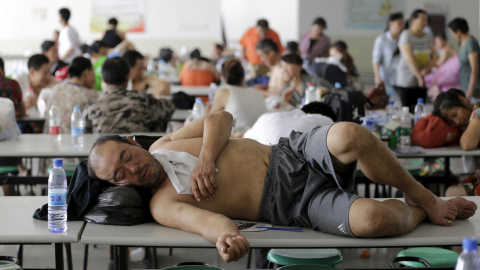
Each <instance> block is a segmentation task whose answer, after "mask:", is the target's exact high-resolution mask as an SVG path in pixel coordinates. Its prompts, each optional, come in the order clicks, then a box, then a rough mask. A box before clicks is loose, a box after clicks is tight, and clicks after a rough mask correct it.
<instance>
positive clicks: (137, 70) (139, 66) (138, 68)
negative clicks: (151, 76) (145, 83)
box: [130, 59, 145, 81]
mask: <svg viewBox="0 0 480 270" xmlns="http://www.w3.org/2000/svg"><path fill="white" fill-rule="evenodd" d="M144 69H145V68H144V63H143V59H137V61H136V62H135V66H133V67H132V69H131V70H130V77H131V78H132V80H134V81H136V80H139V79H141V78H142V76H143V70H144Z"/></svg>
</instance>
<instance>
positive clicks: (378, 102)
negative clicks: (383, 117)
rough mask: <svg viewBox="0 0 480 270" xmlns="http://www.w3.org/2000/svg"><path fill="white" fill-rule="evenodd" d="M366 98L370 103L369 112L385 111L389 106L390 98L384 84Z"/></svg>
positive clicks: (373, 89) (371, 91)
mask: <svg viewBox="0 0 480 270" xmlns="http://www.w3.org/2000/svg"><path fill="white" fill-rule="evenodd" d="M366 97H367V99H368V100H369V101H370V102H369V104H368V105H367V110H379V109H384V108H385V107H387V105H388V96H387V92H386V91H385V85H384V84H383V83H381V84H380V85H378V86H376V87H374V88H372V89H370V91H368V93H367V95H366Z"/></svg>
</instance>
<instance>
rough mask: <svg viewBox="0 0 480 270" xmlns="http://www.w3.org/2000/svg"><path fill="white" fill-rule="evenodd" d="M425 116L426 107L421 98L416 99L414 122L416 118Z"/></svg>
mask: <svg viewBox="0 0 480 270" xmlns="http://www.w3.org/2000/svg"><path fill="white" fill-rule="evenodd" d="M425 116H427V109H426V108H425V105H424V104H423V98H419V99H417V105H415V124H416V123H417V121H418V119H420V118H422V117H425Z"/></svg>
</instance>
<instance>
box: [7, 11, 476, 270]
mask: <svg viewBox="0 0 480 270" xmlns="http://www.w3.org/2000/svg"><path fill="white" fill-rule="evenodd" d="M70 16H71V13H70V11H69V10H68V9H66V8H62V9H60V10H59V19H60V24H61V26H62V29H61V30H60V31H59V33H58V39H56V38H54V39H53V40H46V41H44V42H43V43H42V44H41V53H39V54H35V55H33V56H31V57H30V58H29V60H28V63H27V68H28V72H27V73H24V74H15V75H14V76H13V77H12V79H8V78H6V76H5V73H6V72H5V70H4V64H3V60H2V59H1V58H0V97H7V98H9V99H11V100H12V101H13V102H14V105H15V109H16V116H17V118H20V117H22V116H25V115H26V111H27V110H29V109H31V108H34V107H35V106H37V104H38V102H39V100H40V101H44V102H45V105H46V106H45V111H46V112H48V110H49V109H50V108H51V106H54V105H55V106H57V107H59V109H60V112H61V116H62V117H61V124H60V132H61V133H69V132H70V115H71V114H72V110H73V107H74V106H79V107H80V108H81V111H82V112H83V116H84V118H85V123H86V127H85V131H86V132H93V133H134V132H165V131H166V130H167V125H168V123H169V121H170V120H171V117H172V115H173V113H174V111H175V109H176V108H175V105H174V103H173V102H172V98H171V96H170V83H169V82H168V81H166V80H164V78H162V75H165V74H174V75H175V76H176V77H177V78H178V83H180V84H181V85H183V86H209V85H211V84H216V85H219V86H218V91H216V94H215V96H214V97H213V100H211V101H210V102H211V105H210V106H207V110H206V113H207V114H208V115H215V116H212V117H211V118H212V119H217V118H219V117H220V116H218V115H223V116H222V117H223V118H225V119H223V120H222V119H221V120H219V121H220V122H221V123H223V122H225V123H226V126H225V127H228V128H229V129H230V130H228V132H229V134H230V133H231V123H230V122H229V120H228V118H229V116H225V115H224V114H222V113H219V112H221V111H226V112H229V113H230V114H231V115H232V117H233V123H234V124H233V125H234V127H244V128H246V129H245V130H247V129H248V128H250V129H248V130H247V131H246V133H245V136H244V137H245V138H251V139H254V140H256V141H258V142H260V143H262V144H267V145H268V144H271V145H274V144H277V143H278V142H279V140H280V138H281V137H288V136H289V135H290V133H291V131H292V130H295V131H298V132H305V134H308V132H310V131H311V130H312V129H313V128H314V127H316V126H330V125H332V127H335V128H332V129H333V130H336V132H338V136H339V137H342V136H343V135H342V134H343V133H342V132H343V131H345V132H346V131H348V132H358V134H360V135H361V136H360V137H362V138H364V139H365V142H363V143H359V145H366V144H367V142H372V140H373V139H372V138H371V136H370V135H371V134H370V135H368V134H364V130H361V129H360V130H358V127H350V126H348V125H345V126H344V125H333V124H334V123H335V122H336V121H337V115H335V112H334V111H333V110H332V108H330V106H328V105H327V104H325V103H322V102H312V103H310V104H307V105H305V104H304V98H305V96H306V92H305V91H306V89H307V87H308V84H309V83H311V84H313V85H314V86H316V87H322V88H324V89H326V90H327V91H328V90H331V89H332V88H334V85H335V83H337V82H338V83H340V86H341V87H342V88H347V89H350V90H351V91H363V90H364V89H363V85H362V83H361V82H360V80H359V76H360V74H359V72H358V70H357V68H356V65H355V62H354V58H353V57H352V55H351V54H350V53H349V52H348V44H347V43H346V42H344V41H342V40H337V41H335V42H331V40H330V38H329V37H328V36H327V35H326V33H325V31H326V29H327V22H326V21H325V19H323V18H321V17H318V18H315V19H314V20H313V23H312V25H311V28H310V29H309V30H308V31H306V32H305V33H304V34H303V35H302V36H301V37H300V39H299V40H297V41H290V42H288V43H287V44H285V47H284V46H283V44H282V42H281V39H280V37H279V34H278V33H277V32H276V31H274V30H273V29H272V28H271V27H270V25H269V23H268V21H267V20H265V19H260V20H258V21H257V24H256V25H255V26H253V27H251V28H249V29H248V30H246V32H245V34H244V35H243V36H242V37H241V39H240V41H239V43H240V45H241V46H242V48H243V51H242V52H241V53H240V54H238V53H233V52H232V51H231V50H230V49H228V48H227V47H226V46H225V44H214V46H213V48H214V50H213V51H214V53H213V56H212V59H208V58H206V57H204V56H203V55H202V54H201V52H200V51H199V50H198V49H195V50H192V51H191V52H190V53H189V55H188V57H185V58H184V59H181V58H179V57H178V56H177V55H176V54H175V53H174V51H173V50H172V49H170V48H166V47H165V48H161V49H160V52H159V55H158V57H147V56H144V55H143V54H142V53H141V52H139V51H138V50H136V48H135V46H134V45H133V43H132V42H131V41H129V40H128V39H127V35H126V34H125V33H124V32H122V31H120V30H119V29H118V28H117V25H118V21H117V19H115V18H111V19H109V20H108V29H106V30H105V32H104V33H102V37H101V38H100V39H99V40H97V41H95V42H93V43H92V44H90V45H87V46H82V44H81V40H80V37H79V35H78V33H77V31H76V30H75V28H74V27H72V26H71V25H70V24H69V19H70ZM405 21H406V23H405V25H404V22H405ZM448 27H449V28H450V30H451V32H452V34H453V36H454V37H455V38H456V39H458V41H459V43H460V47H459V51H458V52H457V51H456V50H455V49H453V48H452V47H451V46H450V45H449V44H448V41H447V38H446V35H445V33H443V32H440V33H432V32H431V29H430V28H429V27H428V14H427V12H426V11H424V10H421V9H417V10H415V11H414V12H413V13H412V15H411V16H410V18H409V19H408V20H405V19H404V17H403V14H402V13H392V14H390V16H389V18H388V22H387V27H386V30H385V32H384V33H381V34H380V35H379V36H378V37H377V38H376V39H375V42H374V44H373V50H372V65H373V72H374V75H375V85H376V86H379V85H384V86H385V88H386V91H387V94H388V95H389V96H390V98H391V99H398V100H399V101H400V102H401V104H402V105H403V106H408V107H410V109H411V111H412V112H413V109H414V106H415V104H416V103H417V99H418V98H423V99H424V100H427V94H428V96H429V97H430V98H431V102H432V103H434V111H433V114H434V115H435V116H437V117H439V118H441V119H443V120H444V121H445V122H446V123H448V124H449V125H451V126H455V127H459V128H461V129H463V130H464V132H463V134H462V135H461V138H460V140H459V142H460V146H461V147H462V148H463V149H473V148H476V147H477V145H478V143H479V140H480V132H478V130H479V128H480V109H479V108H478V106H476V105H474V103H478V102H479V101H480V72H479V68H478V65H479V57H480V52H479V51H480V46H479V44H478V42H477V40H476V39H475V38H474V37H473V36H471V35H470V34H469V27H468V23H467V21H466V20H465V19H463V18H455V19H453V20H451V22H450V23H449V24H448ZM328 65H331V66H334V67H336V69H335V70H336V72H337V73H336V74H335V75H334V76H332V75H327V74H326V73H325V72H323V71H324V70H325V66H328ZM339 78H340V79H339ZM452 88H453V89H452ZM457 89H458V90H457ZM303 105H305V106H303ZM477 105H480V104H477ZM278 108H281V109H282V111H275V109H278ZM286 110H288V111H286ZM203 119H210V118H208V117H207V118H202V121H203ZM217 120H218V119H217ZM205 121H207V120H205ZM211 121H213V120H211ZM222 121H223V122H222ZM195 123H198V121H197V122H195ZM195 125H196V128H199V124H193V126H195ZM209 125H212V123H210V122H209ZM205 126H207V124H205ZM43 128H44V132H48V129H49V121H48V114H46V121H45V125H44V127H43ZM215 128H217V129H220V128H219V127H218V126H215ZM201 129H202V130H203V128H201ZM337 129H338V130H337ZM185 130H188V131H190V132H192V134H197V135H196V136H193V135H185V132H186V131H185ZM185 130H184V131H180V133H174V134H181V136H180V138H181V139H180V141H181V140H183V139H184V137H185V138H193V137H201V136H200V135H201V134H198V132H197V131H195V130H194V129H193V128H192V124H190V127H189V128H187V129H185ZM319 130H320V129H318V133H317V134H320V135H321V136H323V137H322V139H323V140H324V141H325V142H323V144H324V147H326V145H327V143H328V142H327V141H326V140H327V135H326V134H327V131H326V130H328V129H322V130H321V131H319ZM195 132H196V133H195ZM208 132H212V131H211V130H208ZM219 132H220V133H221V134H223V132H224V131H219ZM225 132H226V131H225ZM362 132H363V133H362ZM205 133H207V131H205ZM312 134H313V133H312ZM329 134H330V133H329ZM352 134H353V133H352ZM217 135H218V134H217ZM320 135H315V136H320ZM182 136H184V137H182ZM290 136H293V137H295V136H296V137H295V140H294V139H293V137H292V138H291V139H292V140H294V142H293V143H292V144H294V143H295V142H296V140H304V141H307V140H309V139H308V138H304V137H301V136H302V135H301V133H298V134H297V135H295V134H294V133H292V135H290ZM312 136H313V135H312ZM331 137H333V135H332V136H331ZM352 137H353V135H352ZM342 138H343V137H342ZM169 139H170V140H172V141H177V140H178V138H177V137H175V136H173V137H168V136H167V137H166V139H162V140H163V141H162V142H163V145H173V146H175V147H173V146H172V148H175V149H177V148H181V149H183V148H185V147H184V146H181V147H180V146H178V145H177V144H176V143H173V142H171V141H168V140H169ZM221 139H222V140H223V145H222V149H223V147H226V148H225V149H227V151H231V150H232V149H231V148H228V147H227V146H226V145H227V144H228V145H230V142H229V141H228V139H225V138H221ZM337 139H338V138H337ZM344 139H345V140H348V138H344ZM332 140H334V139H332ZM104 143H105V142H104ZM126 143H129V142H126ZM284 143H285V144H287V143H286V142H284ZM310 143H311V142H310ZM328 144H329V143H328ZM192 145H193V144H192ZM233 145H235V143H233ZM247 146H248V147H251V148H255V149H256V150H255V151H260V152H262V153H263V154H265V153H266V152H268V151H270V150H271V149H270V148H266V147H265V145H263V146H257V145H247ZM350 146H351V145H350ZM98 147H101V145H98ZM182 147H183V148H182ZM195 147H196V146H195ZM232 147H234V146H232ZM262 147H263V148H262ZM331 147H333V148H335V147H337V148H341V147H340V146H338V145H331ZM167 148H168V147H167ZM333 148H330V146H329V147H328V149H333ZM377 148H378V149H377V150H378V151H379V152H381V153H382V155H383V156H387V154H386V152H385V149H383V148H381V147H380V146H378V147H377ZM116 149H117V148H115V149H114V148H112V149H109V150H111V151H112V152H115V150H116ZM199 149H200V148H199ZM202 149H203V148H202ZM222 149H220V150H222ZM274 149H276V148H274ZM365 149H366V148H361V147H353V146H352V148H351V149H343V148H342V149H337V150H338V151H340V150H345V151H347V150H348V151H350V152H351V154H352V155H354V154H355V155H356V154H359V153H360V154H365V153H367V152H368V151H365ZM117 150H118V149H117ZM220 150H219V151H220ZM233 150H235V149H233ZM233 150H232V151H233ZM237 150H238V149H237ZM304 150H305V149H304ZM310 150H311V149H310ZM189 151H193V150H189ZM202 151H203V150H202ZM219 151H217V152H216V154H217V156H218V155H219V154H220V152H219ZM222 151H223V150H222ZM235 151H236V150H235ZM235 151H234V152H235ZM252 151H253V150H252ZM298 151H303V150H302V149H298ZM197 152H198V151H197ZM327 152H328V151H327ZM350 152H349V153H350ZM368 153H370V152H368ZM368 153H367V154H368ZM198 155H199V154H198V153H197V154H196V156H198ZM292 155H293V154H292ZM338 156H339V157H340V156H341V158H345V156H344V155H343V154H342V153H341V151H340V152H338ZM94 158H99V157H97V156H94ZM254 158H255V157H254ZM322 158H325V157H322ZM267 160H268V156H267ZM357 160H358V162H362V161H363V160H364V159H361V158H350V159H348V161H349V163H348V166H346V165H345V164H343V165H345V166H343V167H342V166H340V167H341V170H343V173H345V175H347V173H351V169H352V168H351V167H349V166H350V165H351V164H356V162H357ZM387 160H388V162H389V164H390V165H391V166H392V167H393V168H395V169H398V170H399V171H400V167H399V166H398V168H397V166H396V165H395V164H394V160H393V159H392V160H390V159H388V157H387ZM11 162H13V163H14V164H18V165H19V168H20V166H22V165H21V163H20V162H19V160H15V161H11V160H0V165H1V164H7V163H8V164H10V163H11ZM101 164H103V163H101ZM334 165H335V164H334ZM336 165H338V164H336ZM329 166H330V167H329V168H320V169H319V170H327V169H328V170H335V169H336V168H333V165H331V162H330V165H329ZM104 167H105V168H98V167H96V168H95V169H99V170H101V171H100V173H102V172H104V171H106V170H108V166H104ZM337 167H338V166H337ZM245 168H247V169H248V166H247V165H245ZM269 168H270V167H269ZM256 169H258V170H266V169H267V168H266V167H265V168H263V167H262V168H256ZM372 171H373V170H372ZM98 173H99V172H98V171H97V174H98ZM370 173H372V172H371V171H370ZM372 174H373V173H372ZM338 175H339V174H338ZM348 175H350V174H348ZM382 176H383V175H382ZM256 177H260V178H262V177H263V175H262V174H261V173H260V174H258V175H256ZM339 177H340V176H339ZM375 177H376V178H377V180H378V181H379V182H382V180H381V178H382V177H380V176H379V175H375ZM405 177H406V178H408V176H407V175H405ZM264 178H265V177H263V178H262V179H264ZM397 180H399V179H397ZM410 180H412V181H411V183H410V185H411V186H414V184H413V178H412V179H410ZM335 181H337V183H336V184H335V183H334V184H333V185H334V186H335V191H334V192H337V191H338V187H337V185H339V186H341V184H339V183H338V181H339V180H338V179H336V178H335ZM398 182H399V181H397V182H395V181H393V182H392V184H393V185H397V186H401V187H405V186H404V185H403V186H402V185H401V184H399V183H398ZM332 183H333V182H332ZM348 184H350V183H348ZM232 185H233V184H232ZM340 189H342V190H343V187H340ZM345 190H347V189H345ZM348 190H350V189H348ZM4 192H5V194H7V193H8V190H6V189H5V186H4ZM422 193H425V194H427V191H423V190H422ZM257 195H259V196H260V195H261V193H259V194H257ZM414 195H416V194H414ZM346 196H347V197H346V198H345V200H346V201H345V202H344V203H352V202H353V200H355V199H356V197H354V196H350V195H348V194H347V195H346ZM172 197H175V196H174V195H172ZM260 197H261V196H260ZM260 197H259V198H260ZM259 198H257V199H259ZM156 200H160V199H156ZM258 202H259V200H258ZM453 203H454V204H455V203H456V204H460V203H457V202H453ZM174 204H175V205H177V204H178V203H177V202H175V203H174ZM190 204H195V203H194V202H192V203H190ZM367 204H369V203H367ZM349 205H350V204H349ZM387 205H388V204H387ZM374 206H375V207H376V208H375V209H377V208H378V209H380V210H381V211H380V212H382V211H383V212H384V213H387V214H391V210H392V209H396V207H397V205H394V206H388V207H387V208H384V207H383V206H382V207H380V206H378V205H374ZM457 206H458V205H457ZM470 206H471V205H469V206H468V207H470ZM458 207H459V208H461V207H463V208H465V207H464V204H463V203H462V206H461V207H460V206H458ZM257 208H258V207H257ZM398 208H399V209H400V210H401V211H403V212H405V213H407V214H411V213H410V212H412V211H413V212H414V215H415V216H416V219H415V220H413V221H412V220H411V221H409V222H408V224H409V226H410V227H412V226H413V227H414V226H415V225H416V224H417V223H418V222H420V221H421V220H424V219H425V218H426V217H427V216H428V217H429V218H430V219H432V218H433V219H436V221H435V222H437V223H439V224H442V225H446V224H445V222H446V221H445V220H444V219H448V220H450V221H451V220H452V219H454V217H453V218H451V217H450V216H449V217H448V218H445V217H438V216H437V215H435V214H432V213H431V212H429V211H430V209H428V207H424V208H423V209H422V210H421V211H418V209H417V210H412V209H411V208H410V207H406V206H405V207H404V206H401V207H400V206H398ZM342 209H343V208H342ZM359 209H368V207H365V208H364V205H362V207H360V208H359ZM378 209H377V210H378ZM415 209H416V208H415ZM442 209H443V208H442ZM154 210H155V209H154ZM343 211H347V212H348V209H347V210H345V209H343ZM362 211H363V210H362ZM442 211H443V210H442ZM383 212H382V213H383ZM245 213H246V214H245V215H246V217H247V216H248V217H251V216H252V214H251V213H250V212H245ZM255 213H256V212H255ZM257 214H258V213H257ZM470 214H471V212H468V215H470ZM154 216H155V218H157V220H161V221H162V222H167V223H168V221H166V220H167V217H166V216H163V214H161V213H157V212H155V213H154ZM255 217H257V216H255ZM345 217H346V218H347V219H348V213H347V214H346V216H344V218H345ZM308 218H310V217H308ZM386 224H387V223H386ZM448 224H451V222H450V223H448ZM287 225H288V224H287ZM301 225H304V224H301ZM318 226H319V227H317V228H320V227H321V226H327V227H328V226H329V225H318ZM410 227H409V229H413V228H410ZM330 229H331V228H330ZM325 230H326V231H328V230H327V229H325ZM237 233H238V232H237ZM337 233H338V232H337ZM348 234H349V235H359V236H364V235H369V234H371V231H370V230H369V228H367V229H365V228H357V227H355V228H354V229H353V230H352V231H350V228H348ZM378 235H382V234H378ZM378 235H374V236H378ZM383 235H395V233H390V234H383ZM222 244H225V245H226V246H227V245H231V243H228V242H227V243H222ZM259 257H261V256H259ZM228 258H230V257H228ZM257 267H259V268H264V267H265V266H264V265H261V264H259V265H257Z"/></svg>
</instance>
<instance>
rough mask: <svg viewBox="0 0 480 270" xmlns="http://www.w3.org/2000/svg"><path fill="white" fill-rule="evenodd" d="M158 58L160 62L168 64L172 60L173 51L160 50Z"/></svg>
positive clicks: (167, 49) (168, 49)
mask: <svg viewBox="0 0 480 270" xmlns="http://www.w3.org/2000/svg"><path fill="white" fill-rule="evenodd" d="M159 58H160V60H163V61H164V62H165V63H168V62H170V61H171V60H172V58H173V51H172V50H171V49H170V48H161V49H160V56H159Z"/></svg>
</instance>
